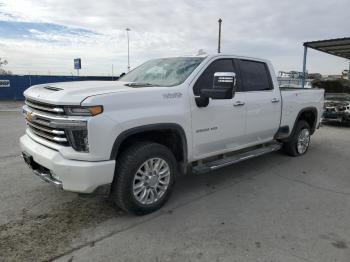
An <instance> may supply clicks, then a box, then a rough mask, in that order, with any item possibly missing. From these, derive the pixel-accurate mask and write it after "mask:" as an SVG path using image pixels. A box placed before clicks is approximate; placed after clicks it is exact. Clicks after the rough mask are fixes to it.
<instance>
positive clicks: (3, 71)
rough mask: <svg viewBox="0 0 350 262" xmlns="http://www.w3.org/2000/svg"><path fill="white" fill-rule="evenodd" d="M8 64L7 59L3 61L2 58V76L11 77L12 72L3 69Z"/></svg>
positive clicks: (0, 69) (0, 65)
mask: <svg viewBox="0 0 350 262" xmlns="http://www.w3.org/2000/svg"><path fill="white" fill-rule="evenodd" d="M7 64H8V62H7V60H6V59H3V58H1V57H0V75H11V74H12V72H11V71H8V70H7V71H6V70H5V69H3V68H2V67H3V66H5V65H7Z"/></svg>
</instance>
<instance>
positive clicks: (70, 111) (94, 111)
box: [65, 106, 103, 116]
mask: <svg viewBox="0 0 350 262" xmlns="http://www.w3.org/2000/svg"><path fill="white" fill-rule="evenodd" d="M65 112H66V114H67V115H69V116H96V115H98V114H101V113H102V112H103V107H102V106H79V107H78V106H67V107H65Z"/></svg>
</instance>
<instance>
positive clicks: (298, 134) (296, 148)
mask: <svg viewBox="0 0 350 262" xmlns="http://www.w3.org/2000/svg"><path fill="white" fill-rule="evenodd" d="M310 137H311V131H310V125H309V124H308V123H307V122H306V121H304V120H299V121H298V122H297V124H296V127H295V130H294V133H293V135H292V136H291V138H290V139H289V141H288V142H286V143H284V144H283V149H284V151H285V152H286V153H287V154H288V155H290V156H301V155H303V154H305V153H306V152H307V150H308V149H309V146H310Z"/></svg>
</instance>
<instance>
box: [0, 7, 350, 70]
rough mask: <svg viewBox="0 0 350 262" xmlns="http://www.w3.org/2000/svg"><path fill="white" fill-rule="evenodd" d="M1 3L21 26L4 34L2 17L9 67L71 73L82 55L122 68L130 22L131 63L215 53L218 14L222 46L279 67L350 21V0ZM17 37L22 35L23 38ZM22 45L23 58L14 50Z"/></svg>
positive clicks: (2, 11) (321, 60) (3, 16)
mask: <svg viewBox="0 0 350 262" xmlns="http://www.w3.org/2000/svg"><path fill="white" fill-rule="evenodd" d="M0 1H1V0H0ZM2 2H3V5H1V6H0V20H2V21H3V22H2V23H4V22H7V23H12V25H15V23H17V26H19V27H14V29H13V32H12V33H11V32H10V31H9V30H7V33H6V34H4V33H3V31H1V28H2V27H3V26H2V25H3V24H2V23H0V55H1V56H6V58H7V59H8V60H9V62H10V63H9V65H8V68H9V69H10V67H11V66H14V67H15V66H16V67H17V69H16V68H13V69H12V68H11V70H13V71H15V72H16V70H19V69H21V68H22V69H23V70H32V69H33V70H37V71H41V70H45V69H46V68H47V69H46V71H47V70H51V71H52V72H53V71H55V70H58V69H59V70H62V71H67V72H70V71H71V68H72V59H73V58H74V57H78V56H80V57H81V58H82V61H83V70H82V73H86V74H96V73H98V74H101V73H105V74H106V73H108V72H110V71H111V69H110V68H111V64H112V63H113V64H114V66H115V68H116V69H115V71H117V72H122V71H125V70H124V69H125V68H126V57H127V56H126V50H127V49H126V32H125V28H126V27H130V28H131V30H132V31H131V32H130V38H131V64H132V66H135V65H137V64H139V63H141V62H142V61H144V60H146V59H149V58H153V57H160V56H173V55H179V54H183V53H195V52H196V51H197V50H198V49H204V50H206V51H207V52H210V53H213V52H215V51H216V45H217V19H218V18H219V17H221V18H222V19H223V39H222V49H223V51H224V52H227V53H234V54H239V55H249V56H258V57H264V58H267V59H270V60H272V62H273V63H274V65H275V67H276V69H277V70H300V69H301V62H302V61H301V60H302V52H303V50H302V43H303V42H305V41H307V40H318V39H327V38H334V37H344V36H346V35H345V34H346V33H348V28H349V26H350V21H349V19H348V17H349V15H348V1H347V0H336V1H331V2H329V1H325V0H322V1H316V0H305V1H300V0H299V1H286V0H265V1H263V0H261V1H260V0H225V1H215V0H207V1H199V0H191V1H184V0H177V1H170V0H163V1H156V0H150V1H147V0H133V1H131V0H128V1H115V0H100V1H92V0H85V1H71V0H69V1H68V0H31V1H27V0H16V1H13V0H2ZM41 25H43V26H41ZM16 30H17V31H16ZM24 31H25V32H24ZM15 39H21V42H20V44H19V43H18V40H17V41H14V40H15ZM36 48H40V50H41V52H37V50H36ZM19 49H21V50H20V51H19ZM18 51H19V53H21V55H22V56H23V57H26V59H27V60H26V61H25V62H23V61H22V60H21V59H20V57H18V55H17V54H15V53H18ZM309 58H310V59H309V63H308V68H309V71H313V72H315V71H318V72H322V73H339V72H341V71H342V70H343V69H344V68H345V67H347V66H348V65H347V63H346V61H345V60H344V59H340V58H335V57H331V56H328V55H325V54H321V53H317V52H312V51H311V52H310V56H309ZM84 61H85V63H84ZM43 65H45V66H43Z"/></svg>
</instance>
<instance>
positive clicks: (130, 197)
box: [111, 142, 176, 215]
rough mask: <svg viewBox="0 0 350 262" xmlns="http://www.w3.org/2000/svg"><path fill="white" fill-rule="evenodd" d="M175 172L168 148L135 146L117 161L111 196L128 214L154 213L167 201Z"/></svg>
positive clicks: (174, 163) (152, 144)
mask: <svg viewBox="0 0 350 262" xmlns="http://www.w3.org/2000/svg"><path fill="white" fill-rule="evenodd" d="M175 172H176V160H175V157H174V156H173V154H172V152H171V151H170V150H169V149H168V148H167V147H165V146H163V145H161V144H157V143H152V142H142V143H137V144H135V145H133V146H131V147H129V148H127V149H126V150H125V151H124V152H123V153H122V154H121V156H120V157H118V160H117V164H116V172H115V178H114V181H113V184H112V194H111V196H112V198H113V200H114V202H115V203H116V204H117V205H118V206H119V207H121V208H122V209H124V210H125V211H127V212H131V213H134V214H138V215H142V214H147V213H150V212H153V211H155V210H157V209H159V208H160V207H162V206H163V205H164V204H165V202H166V201H167V200H168V198H169V197H170V194H171V190H172V187H173V184H174V177H175Z"/></svg>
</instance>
